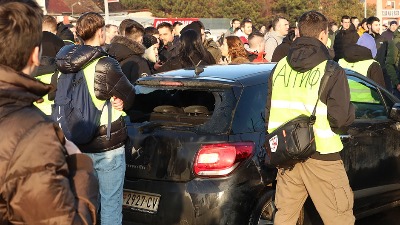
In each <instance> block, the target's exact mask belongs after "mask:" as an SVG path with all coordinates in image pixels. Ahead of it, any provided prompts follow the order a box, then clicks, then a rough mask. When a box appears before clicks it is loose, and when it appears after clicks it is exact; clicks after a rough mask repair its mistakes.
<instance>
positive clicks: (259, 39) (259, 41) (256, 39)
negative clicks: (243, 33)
mask: <svg viewBox="0 0 400 225" xmlns="http://www.w3.org/2000/svg"><path fill="white" fill-rule="evenodd" d="M248 39H249V46H250V48H251V49H252V50H254V51H257V52H258V53H261V52H264V49H265V41H264V35H263V34H262V33H260V32H253V33H251V34H250V35H249V38H248Z"/></svg>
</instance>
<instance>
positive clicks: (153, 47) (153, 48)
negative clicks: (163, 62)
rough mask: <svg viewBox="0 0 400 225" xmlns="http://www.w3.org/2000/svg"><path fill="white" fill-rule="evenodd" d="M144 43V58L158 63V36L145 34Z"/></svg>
mask: <svg viewBox="0 0 400 225" xmlns="http://www.w3.org/2000/svg"><path fill="white" fill-rule="evenodd" d="M143 45H144V47H146V50H145V51H144V54H143V58H145V59H147V60H149V61H150V62H153V63H156V62H157V61H158V41H157V38H156V37H154V36H152V35H144V36H143Z"/></svg>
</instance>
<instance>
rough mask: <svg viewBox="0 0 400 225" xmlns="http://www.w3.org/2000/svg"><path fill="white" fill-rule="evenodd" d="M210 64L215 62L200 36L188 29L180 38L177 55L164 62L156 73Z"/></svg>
mask: <svg viewBox="0 0 400 225" xmlns="http://www.w3.org/2000/svg"><path fill="white" fill-rule="evenodd" d="M211 64H215V60H214V58H213V57H212V55H211V53H210V52H208V51H207V49H206V48H205V47H204V45H203V43H202V41H201V36H200V34H199V33H198V32H196V31H194V30H192V29H189V30H186V31H185V32H183V33H182V34H181V36H180V46H179V54H178V55H177V56H175V57H172V58H171V59H169V60H168V61H167V62H165V63H164V65H162V66H161V68H160V69H158V70H157V72H165V71H170V70H176V69H181V68H188V67H195V66H198V65H211Z"/></svg>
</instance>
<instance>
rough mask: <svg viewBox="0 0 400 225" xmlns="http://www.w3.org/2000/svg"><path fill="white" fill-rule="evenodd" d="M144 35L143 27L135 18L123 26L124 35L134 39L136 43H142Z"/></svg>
mask: <svg viewBox="0 0 400 225" xmlns="http://www.w3.org/2000/svg"><path fill="white" fill-rule="evenodd" d="M143 35H144V27H143V26H142V24H140V23H138V22H137V21H135V20H131V21H130V22H129V23H127V25H126V27H125V37H127V38H129V39H131V40H133V41H136V42H138V43H142V40H143Z"/></svg>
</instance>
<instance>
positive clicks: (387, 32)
mask: <svg viewBox="0 0 400 225" xmlns="http://www.w3.org/2000/svg"><path fill="white" fill-rule="evenodd" d="M393 35H394V33H393V31H391V30H390V29H387V30H385V31H384V32H383V33H382V34H381V36H382V38H383V39H384V40H385V41H391V40H393Z"/></svg>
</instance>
